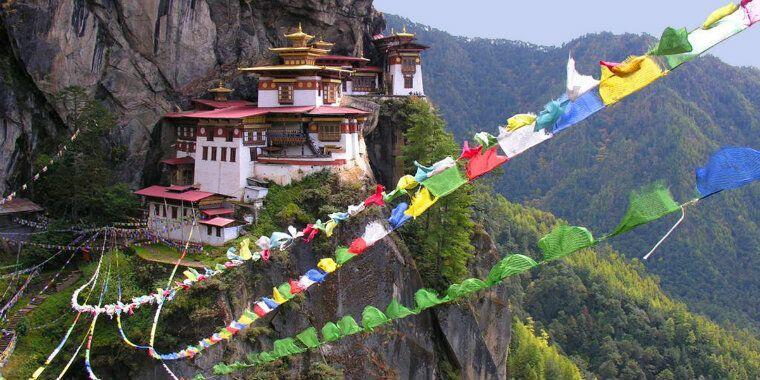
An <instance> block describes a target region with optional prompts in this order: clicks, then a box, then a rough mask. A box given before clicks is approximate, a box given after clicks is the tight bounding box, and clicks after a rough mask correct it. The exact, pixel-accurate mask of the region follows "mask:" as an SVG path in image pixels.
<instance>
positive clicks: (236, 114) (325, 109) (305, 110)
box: [164, 106, 369, 165]
mask: <svg viewBox="0 0 760 380" xmlns="http://www.w3.org/2000/svg"><path fill="white" fill-rule="evenodd" d="M290 113H300V114H308V115H366V114H368V113H369V112H366V111H362V110H358V109H356V108H350V107H333V106H320V107H314V106H289V107H256V106H235V107H227V108H220V109H216V110H212V111H190V112H182V113H176V112H175V113H171V114H167V115H166V117H187V118H196V119H242V118H246V117H252V116H259V115H267V114H290ZM170 160H171V159H170ZM166 161H167V160H165V161H164V162H165V163H167V164H169V165H176V164H172V163H169V162H166Z"/></svg>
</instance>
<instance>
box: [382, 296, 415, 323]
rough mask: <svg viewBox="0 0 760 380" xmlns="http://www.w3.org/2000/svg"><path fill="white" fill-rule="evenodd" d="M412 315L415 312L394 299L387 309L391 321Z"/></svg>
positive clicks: (386, 312)
mask: <svg viewBox="0 0 760 380" xmlns="http://www.w3.org/2000/svg"><path fill="white" fill-rule="evenodd" d="M412 314H414V312H413V311H411V310H409V309H408V308H407V307H406V306H404V305H402V304H400V303H399V302H398V301H396V299H393V301H391V303H390V304H388V307H387V308H386V309H385V315H387V316H388V318H389V319H391V320H393V319H401V318H406V317H408V316H410V315H412Z"/></svg>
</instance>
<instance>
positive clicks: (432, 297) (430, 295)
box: [414, 289, 448, 311]
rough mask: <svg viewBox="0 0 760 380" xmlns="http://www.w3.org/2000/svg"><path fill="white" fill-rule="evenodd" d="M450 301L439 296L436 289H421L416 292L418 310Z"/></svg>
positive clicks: (415, 298) (415, 299)
mask: <svg viewBox="0 0 760 380" xmlns="http://www.w3.org/2000/svg"><path fill="white" fill-rule="evenodd" d="M446 301H448V299H446V298H438V294H436V293H435V291H434V290H429V289H420V290H418V291H417V293H414V302H415V303H416V304H417V308H416V310H418V311H420V310H425V309H427V308H430V307H433V306H435V305H439V304H442V303H444V302H446Z"/></svg>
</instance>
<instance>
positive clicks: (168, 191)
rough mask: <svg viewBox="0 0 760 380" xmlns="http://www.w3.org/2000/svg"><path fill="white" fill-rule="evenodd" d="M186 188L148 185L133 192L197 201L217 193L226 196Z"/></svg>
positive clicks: (152, 196) (145, 195)
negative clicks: (180, 189)
mask: <svg viewBox="0 0 760 380" xmlns="http://www.w3.org/2000/svg"><path fill="white" fill-rule="evenodd" d="M184 188H185V189H186V190H184V191H178V190H179V189H178V187H175V186H170V187H166V186H158V185H154V186H150V187H146V188H144V189H140V190H137V191H135V194H137V195H142V196H144V197H151V198H164V199H171V200H175V201H187V202H198V201H200V200H201V199H205V198H208V197H211V196H214V195H219V196H223V197H227V196H226V195H222V194H216V193H209V192H207V191H200V190H196V189H195V188H192V187H189V186H187V187H184Z"/></svg>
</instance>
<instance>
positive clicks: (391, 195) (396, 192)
mask: <svg viewBox="0 0 760 380" xmlns="http://www.w3.org/2000/svg"><path fill="white" fill-rule="evenodd" d="M405 194H406V190H405V189H402V188H400V187H397V188H395V189H393V191H391V192H390V193H387V194H383V202H385V203H390V202H391V201H393V200H394V199H396V198H398V197H400V196H402V195H405Z"/></svg>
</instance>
